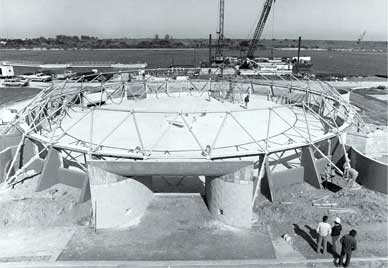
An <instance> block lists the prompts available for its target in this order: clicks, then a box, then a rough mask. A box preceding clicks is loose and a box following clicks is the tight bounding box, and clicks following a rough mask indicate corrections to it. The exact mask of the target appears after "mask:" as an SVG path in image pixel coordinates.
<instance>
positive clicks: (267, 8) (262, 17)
mask: <svg viewBox="0 0 388 268" xmlns="http://www.w3.org/2000/svg"><path fill="white" fill-rule="evenodd" d="M274 2H275V0H265V3H264V7H263V11H262V12H261V15H260V19H259V22H258V23H257V25H256V29H255V33H254V35H253V38H252V40H251V42H250V43H249V48H248V54H247V58H253V56H254V54H255V51H256V46H257V43H258V41H259V39H260V37H261V34H262V33H263V30H264V26H265V23H266V22H267V19H268V16H269V13H270V11H271V8H272V4H273V3H274Z"/></svg>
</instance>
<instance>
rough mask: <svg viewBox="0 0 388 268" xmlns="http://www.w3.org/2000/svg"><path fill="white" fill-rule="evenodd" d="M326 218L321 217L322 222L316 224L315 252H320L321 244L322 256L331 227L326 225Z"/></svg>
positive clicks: (324, 252)
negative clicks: (316, 239) (316, 240)
mask: <svg viewBox="0 0 388 268" xmlns="http://www.w3.org/2000/svg"><path fill="white" fill-rule="evenodd" d="M327 219H328V217H327V216H323V218H322V222H320V223H319V224H318V228H317V233H318V244H317V252H318V253H319V252H321V246H322V242H323V254H326V249H327V238H328V237H329V236H330V234H331V226H330V224H328V223H327Z"/></svg>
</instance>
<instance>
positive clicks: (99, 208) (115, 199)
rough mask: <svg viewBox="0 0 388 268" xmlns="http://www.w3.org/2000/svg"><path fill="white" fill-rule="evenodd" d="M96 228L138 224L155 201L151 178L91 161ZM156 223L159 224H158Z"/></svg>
mask: <svg viewBox="0 0 388 268" xmlns="http://www.w3.org/2000/svg"><path fill="white" fill-rule="evenodd" d="M88 173H89V180H90V192H91V199H92V204H93V213H94V215H95V220H96V222H95V224H96V228H98V229H101V228H117V227H126V226H130V225H132V224H135V223H137V222H138V221H139V220H140V218H141V217H142V216H143V214H144V212H145V211H146V208H147V206H148V205H149V203H150V202H151V201H152V198H153V192H152V190H151V189H150V188H149V187H150V185H151V184H152V177H151V176H147V177H131V178H127V177H123V176H120V175H117V174H114V173H111V172H107V171H106V170H104V169H102V168H99V167H96V166H93V165H92V164H88ZM155 224H156V223H155Z"/></svg>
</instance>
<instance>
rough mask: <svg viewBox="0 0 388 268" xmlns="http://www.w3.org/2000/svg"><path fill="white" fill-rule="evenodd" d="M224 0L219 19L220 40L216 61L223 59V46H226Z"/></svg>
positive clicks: (221, 1)
mask: <svg viewBox="0 0 388 268" xmlns="http://www.w3.org/2000/svg"><path fill="white" fill-rule="evenodd" d="M224 5H225V3H224V0H220V14H219V20H218V31H217V33H218V41H217V48H216V61H223V46H224V10H225V8H224Z"/></svg>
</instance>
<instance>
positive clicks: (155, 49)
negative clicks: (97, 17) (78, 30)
mask: <svg viewBox="0 0 388 268" xmlns="http://www.w3.org/2000/svg"><path fill="white" fill-rule="evenodd" d="M270 49H271V48H270V47H267V48H266V49H264V50H270ZM273 49H274V50H278V51H297V50H298V48H294V47H279V48H276V47H274V48H273ZM2 50H4V51H104V50H106V51H110V50H112V51H117V50H119V51H120V50H121V51H134V50H150V51H167V50H178V51H193V50H205V51H208V50H209V49H208V48H194V47H191V48H190V47H188V48H42V47H36V48H0V51H2ZM225 50H239V49H238V48H225ZM300 50H301V51H328V52H365V53H367V52H374V53H387V52H388V50H382V49H355V48H301V49H300Z"/></svg>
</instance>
